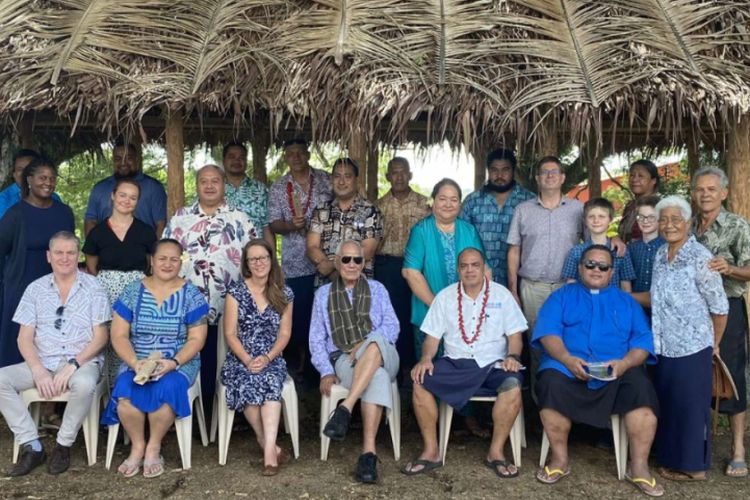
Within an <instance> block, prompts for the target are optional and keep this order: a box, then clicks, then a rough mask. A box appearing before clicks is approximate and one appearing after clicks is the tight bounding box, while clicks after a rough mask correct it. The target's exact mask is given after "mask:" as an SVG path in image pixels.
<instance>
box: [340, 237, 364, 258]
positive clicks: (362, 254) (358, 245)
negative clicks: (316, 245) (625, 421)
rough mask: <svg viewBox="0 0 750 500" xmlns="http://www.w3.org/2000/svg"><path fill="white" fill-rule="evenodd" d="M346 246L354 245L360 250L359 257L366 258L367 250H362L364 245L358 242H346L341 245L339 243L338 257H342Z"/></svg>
mask: <svg viewBox="0 0 750 500" xmlns="http://www.w3.org/2000/svg"><path fill="white" fill-rule="evenodd" d="M346 245H354V246H356V247H357V248H359V255H361V256H362V257H364V256H365V250H364V248H362V243H361V242H360V241H358V240H344V241H342V242H341V243H339V246H337V247H336V257H341V252H342V251H343V250H344V247H345V246H346Z"/></svg>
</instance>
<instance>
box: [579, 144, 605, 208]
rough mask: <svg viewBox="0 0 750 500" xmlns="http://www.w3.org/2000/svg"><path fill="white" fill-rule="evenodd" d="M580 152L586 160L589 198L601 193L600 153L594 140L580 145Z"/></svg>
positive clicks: (597, 196) (598, 195)
mask: <svg viewBox="0 0 750 500" xmlns="http://www.w3.org/2000/svg"><path fill="white" fill-rule="evenodd" d="M581 154H582V155H583V159H584V161H585V162H586V171H587V172H588V186H589V199H592V198H599V197H600V196H601V195H602V170H601V164H602V153H601V148H599V147H597V144H596V142H594V141H591V142H589V143H587V144H585V145H583V146H581Z"/></svg>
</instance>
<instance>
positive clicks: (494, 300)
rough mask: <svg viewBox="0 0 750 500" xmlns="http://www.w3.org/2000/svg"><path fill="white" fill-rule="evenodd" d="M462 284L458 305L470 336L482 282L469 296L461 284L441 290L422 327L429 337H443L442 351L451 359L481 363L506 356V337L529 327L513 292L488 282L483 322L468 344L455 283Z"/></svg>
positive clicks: (481, 292) (476, 312) (479, 306)
mask: <svg viewBox="0 0 750 500" xmlns="http://www.w3.org/2000/svg"><path fill="white" fill-rule="evenodd" d="M459 286H461V287H462V288H461V294H462V301H461V307H462V312H463V318H464V331H465V332H466V336H467V337H468V338H469V339H470V338H472V337H473V336H474V333H475V331H476V326H477V323H478V322H479V316H480V313H481V310H482V299H483V297H484V292H485V286H486V284H485V285H484V286H483V287H482V290H481V291H480V292H479V295H477V298H476V299H472V298H471V297H469V296H468V295H467V294H466V291H465V290H464V289H463V285H459V284H458V283H453V284H452V285H448V286H447V287H445V288H444V289H443V290H441V291H440V292H439V293H438V294H437V295H436V296H435V300H433V301H432V305H431V306H430V309H429V310H428V311H427V316H425V319H424V322H423V323H422V327H421V329H422V331H423V332H424V333H426V334H427V335H429V336H431V337H435V338H438V339H441V338H442V339H443V341H444V346H445V355H446V356H447V357H449V358H452V359H474V360H475V361H476V362H477V364H478V365H479V366H480V367H484V366H487V365H488V364H490V363H493V362H495V361H499V360H502V359H505V357H506V355H507V353H508V337H509V336H511V335H515V334H517V333H520V332H523V331H525V330H526V329H527V328H528V323H527V322H526V318H525V317H524V315H523V312H522V311H521V308H520V307H518V303H516V301H515V299H514V298H513V295H512V294H511V293H510V292H509V291H508V289H507V288H505V287H504V286H502V285H500V284H498V283H495V282H494V281H490V282H489V286H490V293H489V298H488V300H487V307H486V309H485V312H484V322H483V323H482V328H481V330H480V332H479V337H478V338H477V340H476V341H475V342H474V343H472V344H467V343H466V342H465V341H464V340H463V338H462V336H461V332H460V329H459V325H458V287H459Z"/></svg>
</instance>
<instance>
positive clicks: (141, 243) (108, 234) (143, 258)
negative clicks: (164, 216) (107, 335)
mask: <svg viewBox="0 0 750 500" xmlns="http://www.w3.org/2000/svg"><path fill="white" fill-rule="evenodd" d="M140 195H141V187H140V185H139V184H138V182H137V181H136V180H135V179H120V180H118V181H117V183H116V184H115V188H114V189H113V190H112V215H111V216H110V217H109V218H107V219H105V220H103V221H102V222H101V223H99V224H98V225H97V226H96V227H94V229H92V230H91V232H90V233H89V234H88V236H86V243H85V244H84V245H83V253H84V254H85V255H86V270H87V271H88V272H89V274H91V275H92V276H96V277H97V279H98V280H99V282H100V283H101V284H102V286H103V287H104V289H105V290H106V291H107V297H109V303H110V305H114V304H115V302H116V301H117V298H118V297H119V296H120V294H121V293H122V291H123V289H124V288H125V286H126V285H128V284H129V283H132V282H133V281H138V280H140V279H142V278H143V272H144V271H145V270H146V262H147V258H148V254H149V252H151V247H153V246H154V242H155V241H156V233H154V229H153V228H152V227H151V226H149V225H148V224H146V223H145V222H141V221H140V220H138V219H136V218H135V217H134V216H133V214H134V213H135V207H136V205H137V204H138V199H139V198H140ZM104 359H105V364H104V366H105V368H106V376H107V380H108V384H109V387H110V388H112V386H113V385H114V383H115V377H117V373H118V372H119V369H120V358H118V357H117V355H116V354H115V351H114V350H113V349H112V345H111V344H110V345H108V346H107V348H106V349H105V350H104Z"/></svg>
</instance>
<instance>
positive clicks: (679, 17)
mask: <svg viewBox="0 0 750 500" xmlns="http://www.w3.org/2000/svg"><path fill="white" fill-rule="evenodd" d="M164 106H170V107H182V108H183V109H184V110H186V111H187V112H188V113H191V112H192V113H194V114H198V115H203V114H207V113H210V114H214V115H216V114H218V115H221V116H226V117H227V119H229V120H235V122H236V123H237V124H238V125H239V123H240V122H241V121H242V120H246V119H248V117H252V116H256V112H257V111H259V110H263V111H264V113H266V112H267V113H268V114H267V115H264V116H268V122H269V123H268V124H269V125H270V126H271V128H272V129H274V130H275V129H277V128H278V127H280V126H287V125H289V124H290V123H291V124H292V125H294V124H295V123H300V122H302V121H307V122H308V123H310V124H311V126H312V128H313V131H314V133H315V135H316V137H317V138H320V139H327V138H334V139H341V138H346V137H348V136H349V135H350V133H352V131H358V132H364V133H366V134H367V135H369V136H374V135H375V134H376V131H377V130H380V131H381V136H380V138H381V140H390V141H399V140H400V139H402V138H404V137H405V134H406V131H407V129H408V127H409V125H410V123H411V122H412V121H413V120H416V119H420V120H422V121H427V122H428V128H429V131H430V135H431V136H432V137H435V138H439V139H442V138H448V139H451V140H453V141H455V142H464V143H471V142H474V141H478V140H481V138H482V137H492V136H494V137H497V136H501V135H503V134H511V135H513V136H520V137H527V136H530V135H532V134H537V135H538V133H539V132H540V131H543V130H548V129H549V128H550V126H551V125H555V124H556V126H557V128H558V129H564V130H565V131H566V132H567V133H569V134H570V136H571V138H572V139H574V140H578V139H580V138H581V137H582V136H584V135H589V134H592V135H594V134H595V135H596V136H600V135H601V134H602V133H603V129H604V127H605V124H606V127H622V128H628V127H633V126H635V125H638V126H642V127H646V128H653V129H658V130H660V131H664V132H674V131H679V129H680V128H681V127H682V126H683V124H684V122H685V121H686V120H688V121H691V122H693V123H696V124H697V123H703V124H705V123H708V124H709V125H715V126H721V125H722V124H724V123H728V122H731V120H732V119H733V118H735V117H736V116H737V115H738V114H739V113H744V112H747V111H748V110H750V2H746V1H730V0H714V1H708V0H595V1H579V0H524V1H510V0H508V1H503V0H473V1H469V0H463V1H462V0H408V1H406V0H317V1H287V0H35V1H20V0H0V116H6V117H7V116H11V115H13V113H17V112H20V111H29V110H45V109H53V110H55V111H56V112H58V113H60V114H62V115H72V116H73V117H74V118H73V120H74V121H82V120H89V121H90V120H93V121H95V122H96V123H97V124H98V126H99V127H101V128H102V129H104V130H114V129H116V128H119V127H123V126H126V125H128V124H133V123H138V122H139V120H140V119H141V117H142V116H143V115H144V114H146V113H148V112H149V111H151V112H153V109H154V108H158V107H164ZM258 125H259V126H266V124H265V123H264V124H256V126H258ZM540 125H541V127H540ZM383 129H385V132H382V130H383Z"/></svg>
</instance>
